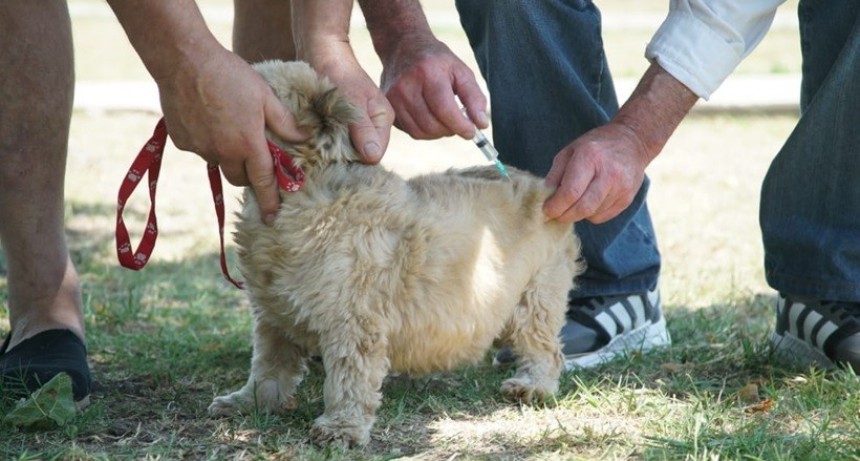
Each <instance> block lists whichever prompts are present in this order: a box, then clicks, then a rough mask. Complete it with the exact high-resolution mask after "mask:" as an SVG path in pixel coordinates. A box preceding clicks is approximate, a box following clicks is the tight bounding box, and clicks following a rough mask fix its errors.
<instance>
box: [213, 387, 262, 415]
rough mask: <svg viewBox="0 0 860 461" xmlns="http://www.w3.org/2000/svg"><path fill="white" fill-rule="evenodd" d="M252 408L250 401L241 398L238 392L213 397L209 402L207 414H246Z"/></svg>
mask: <svg viewBox="0 0 860 461" xmlns="http://www.w3.org/2000/svg"><path fill="white" fill-rule="evenodd" d="M252 409H253V405H252V404H251V402H249V401H247V400H246V399H243V398H242V396H241V393H240V392H234V393H232V394H228V395H222V396H221V397H215V399H214V400H212V403H210V404H209V409H208V411H209V416H212V417H222V416H233V415H238V414H247V413H249V412H250V411H251V410H252Z"/></svg>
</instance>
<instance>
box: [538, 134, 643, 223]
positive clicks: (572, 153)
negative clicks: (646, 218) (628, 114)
mask: <svg viewBox="0 0 860 461" xmlns="http://www.w3.org/2000/svg"><path fill="white" fill-rule="evenodd" d="M650 158H651V156H650V155H649V153H648V150H647V149H646V146H645V144H644V143H643V142H642V141H641V140H640V139H639V138H638V136H637V135H636V133H635V132H634V131H633V130H632V129H630V128H629V127H627V126H625V125H623V124H621V123H615V122H610V123H608V124H606V125H603V126H601V127H598V128H595V129H593V130H591V131H589V132H587V133H585V134H584V135H582V136H580V137H579V138H577V139H576V140H574V141H573V142H572V143H570V144H568V145H567V146H565V147H564V148H563V149H562V150H561V152H559V153H558V154H556V156H555V158H554V159H553V162H552V168H550V170H549V173H548V174H547V177H546V182H547V184H550V185H552V186H556V190H555V192H554V193H553V194H552V195H551V196H550V197H549V198H548V199H547V201H546V202H545V203H544V207H543V210H544V213H545V214H546V216H547V217H548V218H550V219H557V220H559V221H561V222H565V223H569V222H575V221H579V220H581V219H587V220H588V221H590V222H592V223H594V224H600V223H603V222H606V221H609V220H610V219H612V218H614V217H616V216H618V215H619V214H620V213H621V212H622V211H624V210H625V209H626V208H627V207H628V206H629V205H630V203H631V202H632V201H633V198H634V197H635V196H636V193H637V192H638V191H639V188H640V187H641V186H642V182H643V181H644V178H645V167H646V166H647V164H648V162H649V159H650Z"/></svg>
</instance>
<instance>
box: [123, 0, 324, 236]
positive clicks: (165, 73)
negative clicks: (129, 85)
mask: <svg viewBox="0 0 860 461" xmlns="http://www.w3.org/2000/svg"><path fill="white" fill-rule="evenodd" d="M108 3H109V4H110V6H111V8H112V9H113V11H114V13H115V15H116V16H117V19H119V21H120V24H122V26H123V28H124V29H125V31H126V34H127V35H128V38H129V40H130V41H131V44H132V46H133V47H134V48H135V50H136V51H137V53H138V54H139V55H140V57H141V59H142V61H143V63H144V65H145V66H146V68H147V70H148V71H149V73H150V75H152V77H153V79H155V82H156V84H157V85H158V89H159V94H160V98H161V106H162V109H163V111H164V118H165V121H166V123H167V128H168V132H169V133H170V137H171V139H172V140H173V142H174V144H176V146H177V147H178V148H180V149H183V150H189V151H192V152H195V153H197V154H198V155H200V156H201V157H203V159H205V160H206V161H207V162H212V163H217V164H219V165H220V166H221V169H222V171H223V173H224V176H225V177H226V178H227V180H228V181H230V182H231V183H232V184H235V185H239V186H242V185H250V186H251V187H253V189H254V192H255V195H256V197H257V200H258V202H259V204H260V210H261V218H262V219H264V220H265V221H267V222H271V221H272V219H273V218H274V215H275V213H276V212H277V209H278V206H279V203H280V199H279V195H278V190H277V183H276V180H275V176H274V164H273V161H272V158H271V155H270V153H269V151H268V147H267V144H266V138H265V129H266V127H268V128H269V129H270V130H271V131H272V132H273V133H274V134H275V135H277V136H279V137H281V138H283V139H285V140H288V141H300V140H303V139H305V138H306V137H307V135H306V134H305V133H304V132H303V131H302V130H300V129H298V128H297V127H296V124H295V119H294V118H293V116H292V114H290V113H289V111H287V110H286V109H285V108H284V107H283V105H282V104H281V102H280V100H278V98H277V97H276V96H275V94H274V93H273V92H272V91H271V88H270V87H269V86H268V84H267V83H266V82H265V81H264V80H263V79H262V78H261V77H260V76H259V75H258V74H257V73H256V72H254V71H253V70H252V69H251V67H250V66H249V65H248V64H247V63H245V62H244V61H243V60H242V59H241V58H239V57H238V56H236V55H234V54H233V53H231V52H229V51H228V50H227V49H225V48H224V47H223V46H221V45H220V44H219V43H218V41H217V40H216V39H215V37H214V36H213V35H212V33H211V32H210V31H209V29H208V28H207V27H206V24H205V21H204V20H203V17H202V15H201V14H200V10H199V9H198V8H197V5H196V3H195V2H193V1H191V0H171V1H169V2H167V1H161V0H147V1H136V2H128V1H124V0H108Z"/></svg>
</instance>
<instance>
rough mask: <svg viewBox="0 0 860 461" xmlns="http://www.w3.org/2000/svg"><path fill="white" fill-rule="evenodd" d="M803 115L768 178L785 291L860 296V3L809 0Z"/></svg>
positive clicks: (774, 268)
mask: <svg viewBox="0 0 860 461" xmlns="http://www.w3.org/2000/svg"><path fill="white" fill-rule="evenodd" d="M798 13H799V19H800V37H801V52H802V55H803V83H802V87H801V98H800V99H801V117H800V120H799V121H798V124H797V126H796V127H795V129H794V131H793V132H792V133H791V135H790V136H789V138H788V140H787V141H786V142H785V145H784V146H783V147H782V149H781V150H780V152H779V154H778V155H777V156H776V158H775V159H774V161H773V163H772V164H771V166H770V170H769V171H768V173H767V176H766V177H765V181H764V185H763V187H762V195H761V212H760V223H761V228H762V237H763V240H764V248H765V273H766V276H767V280H768V283H769V284H770V285H771V286H772V287H773V288H775V289H776V290H778V291H780V292H783V293H788V294H793V295H799V296H808V297H812V298H818V299H823V300H832V301H854V302H860V2H858V1H856V0H829V1H825V2H822V1H818V0H802V1H801V2H800V5H799V8H798Z"/></svg>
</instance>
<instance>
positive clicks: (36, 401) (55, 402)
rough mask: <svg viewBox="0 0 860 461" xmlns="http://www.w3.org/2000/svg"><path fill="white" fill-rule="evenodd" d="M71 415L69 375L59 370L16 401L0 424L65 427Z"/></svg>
mask: <svg viewBox="0 0 860 461" xmlns="http://www.w3.org/2000/svg"><path fill="white" fill-rule="evenodd" d="M74 416H75V400H74V396H73V394H72V378H70V377H69V375H67V374H66V373H60V374H58V375H57V376H54V377H53V378H51V380H50V381H48V382H47V383H45V385H44V386H42V387H41V388H40V389H39V390H37V391H36V392H34V393H33V394H32V395H31V396H30V398H28V399H26V400H22V401H21V402H20V403H18V405H16V406H15V408H14V409H12V411H10V412H9V413H8V414H7V415H6V416H4V417H3V420H2V421H0V424H2V425H11V426H15V427H19V428H22V429H32V430H38V429H52V428H54V427H57V426H64V425H65V424H66V423H68V422H69V421H71V419H72V418H73V417H74Z"/></svg>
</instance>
